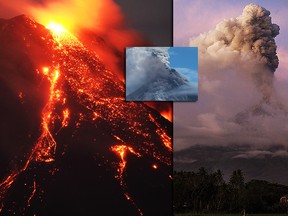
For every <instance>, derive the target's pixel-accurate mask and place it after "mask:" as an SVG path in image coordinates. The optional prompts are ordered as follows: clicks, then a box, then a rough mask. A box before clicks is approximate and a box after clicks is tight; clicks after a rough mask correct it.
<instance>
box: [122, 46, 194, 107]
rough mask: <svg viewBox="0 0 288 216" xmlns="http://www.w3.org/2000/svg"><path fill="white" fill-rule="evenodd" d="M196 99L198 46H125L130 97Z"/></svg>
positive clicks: (130, 99) (164, 99)
mask: <svg viewBox="0 0 288 216" xmlns="http://www.w3.org/2000/svg"><path fill="white" fill-rule="evenodd" d="M197 99H198V48H197V47H129V48H126V100H127V101H190V102H195V101H197Z"/></svg>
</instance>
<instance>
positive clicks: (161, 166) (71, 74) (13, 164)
mask: <svg viewBox="0 0 288 216" xmlns="http://www.w3.org/2000/svg"><path fill="white" fill-rule="evenodd" d="M0 39H1V40H0V72H1V77H0V87H1V89H2V90H3V91H1V93H0V95H1V99H3V101H5V103H3V104H4V105H3V106H1V113H2V114H3V116H4V119H3V121H2V122H1V146H0V148H1V151H0V152H1V154H3V157H1V159H0V165H1V168H2V169H1V171H0V176H1V179H2V181H1V183H0V197H1V199H0V200H1V201H0V212H1V214H3V215H11V213H14V214H17V215H33V214H37V215H58V214H62V215H95V213H96V214H102V215H115V214H116V213H117V214H121V215H143V214H144V215H146V214H148V215H153V214H163V213H164V214H165V215H167V214H169V213H170V212H171V210H170V209H167V206H169V205H170V204H171V194H170V189H171V179H170V177H169V175H171V129H172V128H171V123H170V122H169V121H167V120H166V119H165V118H163V117H162V116H161V115H160V114H159V113H158V112H157V111H155V110H153V109H151V108H149V107H148V106H146V105H145V104H143V103H132V102H131V103H127V102H125V100H124V84H123V82H121V81H120V80H119V79H118V78H117V75H115V73H113V72H111V71H109V70H107V69H106V68H105V66H104V65H103V64H102V62H101V60H100V59H99V57H98V56H97V54H95V52H94V51H93V50H90V49H89V47H86V46H85V44H82V43H81V42H80V40H81V39H77V38H76V37H74V36H73V35H72V34H71V33H69V32H66V31H63V32H60V33H58V34H57V33H55V32H53V31H49V30H48V29H46V28H45V27H43V26H42V25H40V24H38V23H36V22H35V21H33V20H32V19H30V18H29V17H26V16H18V17H15V18H13V19H10V20H1V21H0ZM7 127H8V128H9V130H6V128H7ZM7 131H9V133H7ZM155 167H156V168H155Z"/></svg>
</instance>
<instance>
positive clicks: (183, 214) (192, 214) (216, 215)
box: [174, 213, 288, 216]
mask: <svg viewBox="0 0 288 216" xmlns="http://www.w3.org/2000/svg"><path fill="white" fill-rule="evenodd" d="M174 216H242V215H241V214H195V213H177V214H176V213H174ZM246 216H288V214H246Z"/></svg>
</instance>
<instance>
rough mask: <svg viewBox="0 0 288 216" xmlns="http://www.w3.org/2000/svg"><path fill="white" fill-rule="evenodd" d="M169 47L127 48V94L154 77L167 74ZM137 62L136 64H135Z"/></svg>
mask: <svg viewBox="0 0 288 216" xmlns="http://www.w3.org/2000/svg"><path fill="white" fill-rule="evenodd" d="M168 49H169V47H143V48H141V49H139V48H138V47H134V48H133V47H131V48H127V50H126V56H127V58H126V68H129V76H126V83H128V84H129V87H127V88H126V91H127V95H128V94H130V93H131V92H133V91H135V90H136V89H137V88H139V87H141V86H142V85H145V84H146V83H149V82H151V81H152V80H153V79H155V77H158V76H160V77H161V76H167V75H168V74H169V73H165V72H166V71H167V68H169V65H168V64H169V61H168V59H169V54H168ZM135 62H137V64H135Z"/></svg>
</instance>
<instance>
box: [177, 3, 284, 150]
mask: <svg viewBox="0 0 288 216" xmlns="http://www.w3.org/2000/svg"><path fill="white" fill-rule="evenodd" d="M279 30H280V28H279V26H278V25H276V24H273V23H272V21H271V16H270V12H269V11H268V10H266V9H265V8H263V7H261V6H259V5H255V4H250V5H247V6H246V7H245V8H244V10H243V13H242V15H240V16H239V17H237V18H232V19H228V20H224V21H222V22H221V23H219V24H218V25H217V26H216V28H215V29H214V30H211V31H209V32H208V33H204V34H201V35H199V36H198V37H193V38H191V39H190V42H189V44H190V46H198V47H199V48H198V49H199V100H198V102H197V103H195V104H175V106H174V149H175V150H179V149H184V148H188V147H189V146H193V145H199V144H200V145H231V144H249V145H252V146H257V147H260V146H261V148H262V147H263V148H265V146H270V145H273V144H282V145H286V146H287V132H288V123H287V122H288V115H287V113H288V112H287V110H288V109H287V103H286V102H285V101H283V100H280V98H281V97H280V96H279V95H280V94H281V93H280V94H279V92H278V91H279V88H277V85H278V84H279V81H277V80H275V77H274V72H275V71H276V69H277V67H278V63H279V61H278V57H277V53H276V49H277V46H276V43H275V40H274V38H275V37H276V36H277V35H278V34H279Z"/></svg>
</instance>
